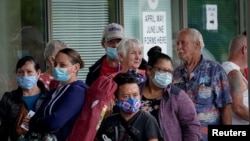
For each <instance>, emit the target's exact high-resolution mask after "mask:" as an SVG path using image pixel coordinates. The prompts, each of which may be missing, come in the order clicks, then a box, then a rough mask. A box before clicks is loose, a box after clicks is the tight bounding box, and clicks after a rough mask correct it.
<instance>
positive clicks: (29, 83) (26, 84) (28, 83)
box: [17, 76, 37, 90]
mask: <svg viewBox="0 0 250 141" xmlns="http://www.w3.org/2000/svg"><path fill="white" fill-rule="evenodd" d="M36 83H37V78H36V76H18V77H17V84H18V85H19V86H20V87H21V88H23V89H28V90H30V89H31V88H33V87H34V86H35V85H36Z"/></svg>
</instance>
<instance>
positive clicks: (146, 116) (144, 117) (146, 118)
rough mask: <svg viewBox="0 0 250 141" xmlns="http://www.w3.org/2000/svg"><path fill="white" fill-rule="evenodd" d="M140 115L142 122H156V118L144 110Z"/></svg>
mask: <svg viewBox="0 0 250 141" xmlns="http://www.w3.org/2000/svg"><path fill="white" fill-rule="evenodd" d="M138 114H139V116H138V118H140V120H141V121H143V120H144V121H150V120H151V121H156V120H155V117H154V116H153V115H151V114H150V113H148V112H146V111H144V110H140V111H139V113H138Z"/></svg>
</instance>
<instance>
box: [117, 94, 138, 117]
mask: <svg viewBox="0 0 250 141" xmlns="http://www.w3.org/2000/svg"><path fill="white" fill-rule="evenodd" d="M117 106H118V107H119V108H120V109H121V110H122V111H123V112H124V113H126V114H132V113H134V112H136V111H137V109H139V108H140V107H141V101H140V100H139V99H135V98H128V99H126V100H124V101H118V102H117Z"/></svg>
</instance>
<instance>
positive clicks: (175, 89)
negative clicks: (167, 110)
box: [170, 84, 182, 95]
mask: <svg viewBox="0 0 250 141" xmlns="http://www.w3.org/2000/svg"><path fill="white" fill-rule="evenodd" d="M181 90H182V89H181V88H179V87H177V86H175V85H174V84H171V85H170V94H173V95H179V93H180V91H181Z"/></svg>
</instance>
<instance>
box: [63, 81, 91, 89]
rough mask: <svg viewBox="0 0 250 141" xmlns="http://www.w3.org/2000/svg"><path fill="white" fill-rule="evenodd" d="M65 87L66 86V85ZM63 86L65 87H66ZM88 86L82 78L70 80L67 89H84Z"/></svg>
mask: <svg viewBox="0 0 250 141" xmlns="http://www.w3.org/2000/svg"><path fill="white" fill-rule="evenodd" d="M66 87H67V86H66ZM66 87H65V88H66ZM88 88H89V86H88V85H87V84H86V83H84V82H83V81H82V80H77V81H75V82H72V83H71V84H69V86H68V89H69V90H76V91H78V92H79V91H85V90H87V89H88Z"/></svg>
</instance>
